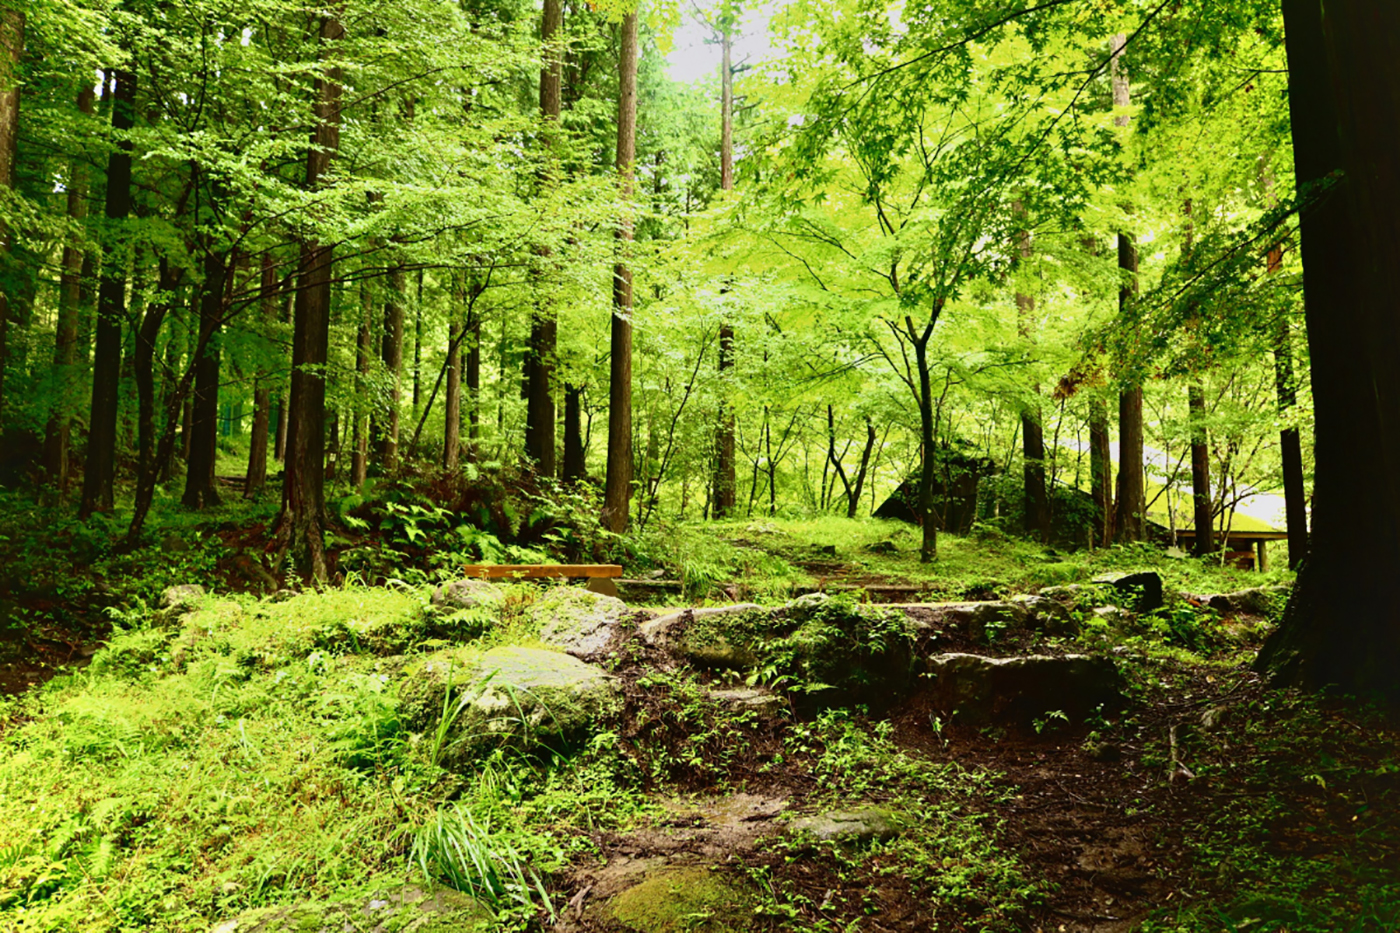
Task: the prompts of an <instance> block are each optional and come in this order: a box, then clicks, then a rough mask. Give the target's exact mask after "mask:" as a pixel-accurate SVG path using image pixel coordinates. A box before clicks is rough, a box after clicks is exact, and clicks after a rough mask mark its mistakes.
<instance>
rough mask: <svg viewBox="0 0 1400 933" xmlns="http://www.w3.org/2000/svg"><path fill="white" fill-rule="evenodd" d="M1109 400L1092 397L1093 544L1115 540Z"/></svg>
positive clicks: (1090, 426) (1096, 395) (1090, 411)
mask: <svg viewBox="0 0 1400 933" xmlns="http://www.w3.org/2000/svg"><path fill="white" fill-rule="evenodd" d="M1108 431H1109V426H1108V403H1107V402H1105V401H1104V399H1103V397H1102V396H1101V395H1099V393H1098V391H1097V390H1095V391H1094V392H1093V394H1092V395H1091V396H1090V397H1089V486H1090V490H1091V492H1092V495H1093V500H1094V544H1095V545H1097V546H1098V547H1107V546H1108V543H1109V542H1110V541H1112V540H1113V456H1112V453H1111V451H1110V449H1109V434H1108Z"/></svg>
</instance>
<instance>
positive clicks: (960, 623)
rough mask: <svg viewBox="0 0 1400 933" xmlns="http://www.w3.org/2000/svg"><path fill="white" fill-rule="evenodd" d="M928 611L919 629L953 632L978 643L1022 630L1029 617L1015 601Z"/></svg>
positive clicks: (942, 606)
mask: <svg viewBox="0 0 1400 933" xmlns="http://www.w3.org/2000/svg"><path fill="white" fill-rule="evenodd" d="M928 608H929V610H930V612H929V614H927V615H925V616H923V618H921V620H920V622H919V627H920V628H923V629H939V628H953V629H957V630H959V631H961V632H963V633H965V634H966V635H969V636H971V637H972V638H975V639H979V640H991V639H992V638H995V637H996V633H997V632H999V631H1001V630H1003V629H1007V628H1013V627H1017V626H1023V625H1025V624H1026V622H1027V621H1028V620H1029V619H1030V617H1031V612H1030V609H1029V608H1027V606H1026V605H1025V604H1024V603H1022V602H1017V601H1014V600H996V601H993V602H971V603H939V604H937V605H934V606H930V607H928Z"/></svg>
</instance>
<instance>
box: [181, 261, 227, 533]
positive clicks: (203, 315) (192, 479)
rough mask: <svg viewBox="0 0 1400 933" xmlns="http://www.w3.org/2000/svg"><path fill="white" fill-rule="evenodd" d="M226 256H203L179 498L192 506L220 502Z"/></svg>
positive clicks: (186, 505)
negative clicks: (216, 465) (186, 455)
mask: <svg viewBox="0 0 1400 933" xmlns="http://www.w3.org/2000/svg"><path fill="white" fill-rule="evenodd" d="M228 274H229V269H228V265H227V257H225V256H224V255H222V254H220V253H217V252H215V251H214V250H213V249H212V248H211V249H210V251H209V255H208V256H207V257H206V258H205V260H204V284H203V285H202V286H201V288H200V298H199V342H200V345H201V346H203V347H204V350H203V352H201V353H200V354H199V356H198V358H197V359H196V360H195V370H194V373H195V375H194V419H193V424H192V430H193V434H192V436H191V438H190V459H189V462H188V463H187V464H186V467H185V494H184V496H182V497H181V499H180V502H181V503H182V504H183V505H184V506H185V507H186V508H191V509H202V508H205V507H206V506H211V505H218V504H219V493H218V489H217V488H216V487H217V485H218V484H217V480H215V478H214V463H215V459H216V456H217V454H218V446H219V357H220V353H219V333H220V331H221V330H222V328H223V313H224V283H225V279H226V278H227V276H228Z"/></svg>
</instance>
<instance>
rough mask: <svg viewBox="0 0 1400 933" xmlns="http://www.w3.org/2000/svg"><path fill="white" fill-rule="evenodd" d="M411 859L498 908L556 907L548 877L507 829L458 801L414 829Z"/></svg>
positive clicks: (530, 910)
mask: <svg viewBox="0 0 1400 933" xmlns="http://www.w3.org/2000/svg"><path fill="white" fill-rule="evenodd" d="M409 858H410V860H411V861H412V863H413V864H414V865H416V866H417V867H418V869H419V871H421V872H422V873H423V876H424V877H425V878H427V879H430V880H431V879H441V880H443V881H445V882H446V883H447V884H449V885H451V886H452V887H453V888H455V889H456V890H458V891H461V892H463V893H464V894H470V895H472V896H473V897H475V898H477V899H478V900H479V901H481V902H482V903H483V904H485V905H486V906H487V907H488V908H489V909H490V910H491V911H492V912H493V913H495V914H498V915H499V914H501V913H504V912H508V911H509V912H519V913H523V914H525V915H526V916H534V915H536V914H539V913H543V914H544V915H545V916H547V917H548V918H549V919H550V921H551V922H552V921H553V920H554V918H555V915H556V911H555V908H554V902H553V900H551V898H550V896H549V891H548V890H547V888H546V887H545V883H544V879H543V878H542V877H541V876H540V874H539V872H537V871H536V870H535V868H534V867H533V866H532V864H531V863H532V861H534V859H533V854H532V853H528V852H522V851H521V850H520V849H519V848H518V847H517V846H516V844H515V843H514V842H512V841H511V839H510V838H509V837H508V835H507V834H506V833H503V832H499V831H496V830H493V828H492V826H491V820H490V818H489V817H484V818H482V819H480V820H478V819H477V818H476V817H475V816H473V815H472V813H471V812H470V811H469V810H464V809H462V808H461V807H459V806H457V805H456V804H453V805H452V806H450V807H448V808H446V809H443V810H439V811H438V812H437V813H435V814H434V815H433V818H432V819H431V820H429V821H428V822H427V823H426V824H425V825H423V826H422V827H420V828H419V829H418V830H417V831H416V832H415V833H414V834H413V844H412V847H411V851H410V856H409Z"/></svg>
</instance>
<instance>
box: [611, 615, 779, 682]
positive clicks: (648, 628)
mask: <svg viewBox="0 0 1400 933" xmlns="http://www.w3.org/2000/svg"><path fill="white" fill-rule="evenodd" d="M770 616H771V613H770V612H769V611H768V610H765V609H764V608H763V607H761V606H759V605H757V604H755V603H738V604H736V605H733V606H709V607H705V608H702V609H682V610H681V611H680V612H672V613H669V614H667V615H663V616H657V617H656V618H654V619H650V620H648V621H646V622H643V623H642V624H641V626H640V628H639V629H638V633H639V634H640V635H641V637H642V640H643V641H644V642H646V643H647V644H648V645H650V646H651V647H653V648H660V649H662V650H663V651H669V652H671V653H673V654H677V655H680V656H681V657H683V658H685V659H686V660H687V661H690V662H691V663H692V664H695V665H698V666H700V667H718V668H727V669H731V670H743V669H745V668H749V667H753V666H754V665H755V664H757V663H758V660H759V657H758V649H759V643H760V641H761V640H762V637H763V634H764V633H765V632H766V631H768V630H769V628H770V625H771V619H770Z"/></svg>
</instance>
